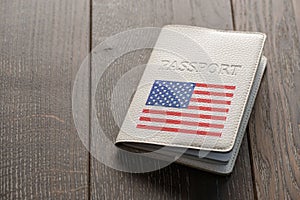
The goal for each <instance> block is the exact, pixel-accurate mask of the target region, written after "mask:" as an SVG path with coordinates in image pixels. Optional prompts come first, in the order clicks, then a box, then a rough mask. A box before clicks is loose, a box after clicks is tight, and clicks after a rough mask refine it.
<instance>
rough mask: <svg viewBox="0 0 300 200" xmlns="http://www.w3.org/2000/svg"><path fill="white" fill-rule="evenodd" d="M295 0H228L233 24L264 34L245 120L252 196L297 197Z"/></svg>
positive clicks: (299, 61)
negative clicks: (259, 73)
mask: <svg viewBox="0 0 300 200" xmlns="http://www.w3.org/2000/svg"><path fill="white" fill-rule="evenodd" d="M299 9H300V7H299V1H297V0H294V1H290V0H287V1H286V0H277V1H265V0H257V1H252V0H251V1H250V0H249V1H248V0H247V1H237V0H236V1H234V18H235V24H236V29H238V30H252V31H262V32H265V33H266V34H267V36H268V38H267V41H266V46H265V51H264V54H265V55H266V56H267V58H268V66H267V70H266V73H265V77H264V80H263V82H262V85H261V89H260V92H259V95H258V97H257V100H256V104H255V108H254V110H253V113H252V117H251V121H250V124H249V135H250V143H251V150H252V160H253V171H254V174H253V176H254V182H255V191H256V193H257V194H256V195H257V197H258V199H300V154H299V153H300V126H299V124H300V115H299V111H300V42H299V33H300V19H299V11H300V10H299Z"/></svg>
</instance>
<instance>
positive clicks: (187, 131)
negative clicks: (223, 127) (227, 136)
mask: <svg viewBox="0 0 300 200" xmlns="http://www.w3.org/2000/svg"><path fill="white" fill-rule="evenodd" d="M136 127H137V128H141V129H149V130H157V131H167V132H178V133H188V134H197V135H207V136H216V137H221V135H222V133H218V132H210V131H197V130H189V129H181V128H170V127H159V126H148V125H142V124H138V125H137V126H136Z"/></svg>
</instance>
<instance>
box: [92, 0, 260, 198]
mask: <svg viewBox="0 0 300 200" xmlns="http://www.w3.org/2000/svg"><path fill="white" fill-rule="evenodd" d="M92 16H93V21H92V44H93V47H96V46H97V45H98V44H99V43H100V42H101V41H103V40H104V39H105V38H106V37H108V36H111V35H113V34H116V33H119V32H121V31H125V30H129V29H132V28H138V27H149V26H155V27H162V26H163V25H165V24H187V25H196V26H204V27H211V28H220V29H232V28H233V25H232V15H231V5H230V2H229V1H225V0H224V1H204V0H199V1H194V0H192V1H189V2H186V1H163V0H160V1H148V0H143V1H109V0H106V1H103V0H101V1H100V0H94V1H93V15H92ZM150 52H151V51H150V50H140V51H135V52H130V53H128V54H126V55H124V56H122V57H120V58H119V59H117V60H116V61H115V62H114V63H112V64H111V65H110V67H109V68H108V69H107V70H106V71H105V73H104V75H103V76H102V78H101V80H100V83H99V84H98V87H97V95H96V99H95V100H94V99H92V104H93V105H96V107H97V113H98V120H99V123H100V124H101V126H102V128H103V130H104V132H105V133H106V135H107V136H108V138H110V139H111V140H113V139H114V138H115V137H116V135H117V134H118V131H119V128H118V126H117V124H116V122H115V120H114V118H113V113H112V111H111V110H110V103H111V102H110V100H111V95H112V93H113V89H114V87H115V84H116V82H117V81H118V80H119V79H120V78H121V77H122V75H124V74H125V73H126V72H128V71H129V70H131V69H134V68H135V66H137V65H140V64H145V63H147V60H148V58H149V55H150ZM95 67H97V66H96V65H92V72H93V71H94V70H93V69H94V68H95ZM142 72H143V71H142V70H137V71H136V72H135V73H134V74H132V75H131V76H130V79H131V80H132V81H133V84H132V85H133V86H132V85H131V88H130V87H129V86H128V91H130V89H132V87H133V88H134V87H136V86H137V84H138V81H139V79H140V77H141V74H142ZM122 102H124V105H120V112H119V115H120V116H121V120H122V119H123V118H122V117H124V114H125V113H126V109H127V108H128V105H129V102H130V99H123V101H122ZM90 179H91V198H92V199H116V198H118V199H200V198H201V199H253V198H254V194H253V184H252V176H251V165H250V159H249V151H248V143H247V138H245V140H244V142H243V144H242V149H241V153H240V155H239V157H238V160H237V164H236V167H235V170H234V172H233V174H232V175H231V176H230V177H220V176H216V175H212V174H208V173H205V172H202V171H199V170H195V169H192V168H188V167H185V166H180V165H177V164H172V165H170V166H168V167H166V168H164V169H161V170H159V171H155V172H151V173H146V174H130V173H124V172H119V171H116V170H113V169H110V168H109V167H106V166H105V165H103V164H102V163H100V162H99V161H97V159H95V158H92V160H91V178H90Z"/></svg>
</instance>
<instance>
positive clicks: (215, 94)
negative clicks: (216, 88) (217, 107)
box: [194, 90, 233, 97]
mask: <svg viewBox="0 0 300 200" xmlns="http://www.w3.org/2000/svg"><path fill="white" fill-rule="evenodd" d="M194 94H201V95H210V96H221V97H233V93H225V92H210V91H202V90H194Z"/></svg>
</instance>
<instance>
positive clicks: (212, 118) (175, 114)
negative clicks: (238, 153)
mask: <svg viewBox="0 0 300 200" xmlns="http://www.w3.org/2000/svg"><path fill="white" fill-rule="evenodd" d="M143 113H151V114H159V115H173V116H182V117H192V118H202V119H211V120H222V121H225V120H226V117H225V116H216V115H203V114H193V113H184V112H174V111H165V110H152V109H144V110H143Z"/></svg>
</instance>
